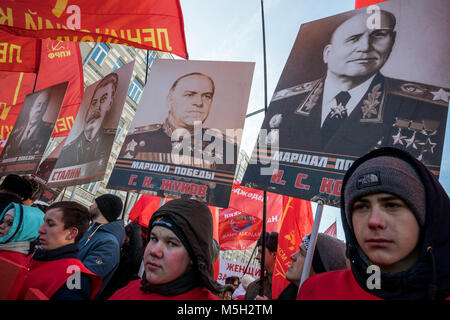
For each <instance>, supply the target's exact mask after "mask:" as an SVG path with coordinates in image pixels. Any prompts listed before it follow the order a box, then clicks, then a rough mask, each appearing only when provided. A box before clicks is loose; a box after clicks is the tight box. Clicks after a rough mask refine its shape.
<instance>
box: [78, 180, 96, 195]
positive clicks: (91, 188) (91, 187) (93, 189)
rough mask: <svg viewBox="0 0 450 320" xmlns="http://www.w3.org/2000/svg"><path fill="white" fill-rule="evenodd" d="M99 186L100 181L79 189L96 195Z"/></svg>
mask: <svg viewBox="0 0 450 320" xmlns="http://www.w3.org/2000/svg"><path fill="white" fill-rule="evenodd" d="M99 186H100V181H97V182H91V183H86V184H83V185H82V186H81V188H82V189H84V190H86V191H87V192H89V193H92V194H96V193H97V190H98V187H99Z"/></svg>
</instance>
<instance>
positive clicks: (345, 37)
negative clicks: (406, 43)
mask: <svg viewBox="0 0 450 320" xmlns="http://www.w3.org/2000/svg"><path fill="white" fill-rule="evenodd" d="M368 17H369V15H367V14H359V15H357V16H354V17H352V18H350V19H348V20H347V21H345V22H344V23H342V24H341V25H340V26H339V27H338V28H337V29H336V30H335V32H334V34H333V36H332V39H331V43H330V44H328V45H327V46H325V48H324V62H325V63H327V65H328V72H329V73H330V72H331V73H332V74H334V75H335V76H337V77H346V78H347V77H350V78H353V77H354V78H360V77H362V78H369V77H370V76H372V75H373V74H375V73H376V72H377V71H378V70H380V68H381V67H383V65H384V64H385V62H386V61H387V59H388V58H389V55H390V53H391V50H392V46H393V45H394V41H395V32H394V31H393V28H394V24H395V21H394V20H393V18H392V17H391V16H390V15H389V14H387V13H386V12H383V11H381V12H380V21H381V23H380V28H377V29H368V28H367V19H368Z"/></svg>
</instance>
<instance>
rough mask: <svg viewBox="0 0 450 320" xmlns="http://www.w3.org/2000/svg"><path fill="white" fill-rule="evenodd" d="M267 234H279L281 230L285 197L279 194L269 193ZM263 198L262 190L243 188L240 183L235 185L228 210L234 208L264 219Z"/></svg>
mask: <svg viewBox="0 0 450 320" xmlns="http://www.w3.org/2000/svg"><path fill="white" fill-rule="evenodd" d="M266 195H267V216H266V218H267V221H266V230H267V232H273V231H275V232H278V231H279V230H280V223H281V215H282V213H283V196H282V195H280V194H277V193H271V192H267V193H266ZM263 196H264V192H263V191H262V190H257V189H252V188H247V187H243V186H241V185H240V184H239V183H236V182H235V183H234V184H233V189H232V192H231V197H230V202H229V204H228V208H233V209H236V210H239V211H241V212H244V213H246V214H248V215H251V216H254V217H258V218H260V219H262V216H263Z"/></svg>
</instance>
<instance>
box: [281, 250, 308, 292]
mask: <svg viewBox="0 0 450 320" xmlns="http://www.w3.org/2000/svg"><path fill="white" fill-rule="evenodd" d="M298 249H299V250H298V251H297V252H295V253H293V254H292V255H291V260H292V262H291V264H290V265H289V267H288V268H287V271H286V279H287V280H289V281H291V282H293V283H295V284H296V285H297V286H298V285H299V284H300V280H301V277H302V272H303V266H304V264H305V259H306V249H305V246H304V245H303V243H302V244H300V246H299V248H298ZM311 270H312V268H311Z"/></svg>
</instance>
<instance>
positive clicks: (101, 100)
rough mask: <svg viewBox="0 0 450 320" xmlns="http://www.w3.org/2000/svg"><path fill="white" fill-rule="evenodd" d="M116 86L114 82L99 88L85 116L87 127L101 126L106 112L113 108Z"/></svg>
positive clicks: (91, 128)
mask: <svg viewBox="0 0 450 320" xmlns="http://www.w3.org/2000/svg"><path fill="white" fill-rule="evenodd" d="M113 91H114V87H113V84H112V83H108V84H107V85H106V86H103V87H100V88H97V90H96V91H95V93H94V95H93V97H92V99H91V104H90V106H89V109H88V111H87V113H86V117H85V123H86V125H85V129H88V130H89V129H90V130H94V129H95V128H100V126H101V125H102V123H103V119H104V118H105V116H106V114H107V113H108V112H109V110H111V106H112V103H113V98H114V97H113Z"/></svg>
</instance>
